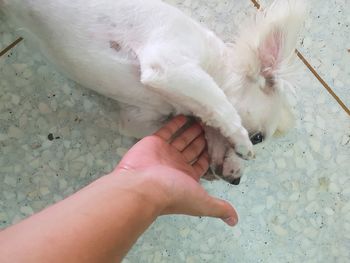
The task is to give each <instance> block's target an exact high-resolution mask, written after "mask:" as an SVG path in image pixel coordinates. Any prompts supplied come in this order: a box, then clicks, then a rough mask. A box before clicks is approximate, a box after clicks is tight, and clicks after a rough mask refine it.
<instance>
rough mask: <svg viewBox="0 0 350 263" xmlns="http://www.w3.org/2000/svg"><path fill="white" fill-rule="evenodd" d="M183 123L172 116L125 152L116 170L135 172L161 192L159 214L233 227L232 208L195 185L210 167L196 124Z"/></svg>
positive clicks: (202, 136) (185, 119)
mask: <svg viewBox="0 0 350 263" xmlns="http://www.w3.org/2000/svg"><path fill="white" fill-rule="evenodd" d="M186 123H187V118H186V117H184V116H178V117H175V118H174V119H173V120H171V121H170V122H169V123H168V124H166V125H165V126H164V127H162V128H161V129H160V130H159V131H157V132H156V133H155V134H153V135H151V136H148V137H146V138H144V139H142V140H141V141H139V142H138V143H137V144H136V145H135V146H134V147H132V148H131V149H130V150H129V151H128V152H127V153H126V155H125V156H124V157H123V159H122V160H121V162H120V163H119V165H118V166H117V168H116V171H117V172H119V171H120V170H124V171H130V172H133V174H134V173H135V172H136V174H140V176H141V175H142V176H147V177H148V178H149V180H153V182H155V184H154V187H155V189H154V190H155V191H160V192H161V193H162V195H161V197H160V198H163V200H164V208H163V209H162V212H161V214H187V215H195V216H212V217H220V218H221V219H223V220H224V221H225V222H226V223H227V224H229V225H235V224H236V223H237V214H236V212H235V210H234V209H233V207H232V206H231V205H230V204H229V203H228V202H226V201H223V200H220V199H217V198H214V197H211V196H210V195H208V193H207V192H206V191H205V190H204V189H203V188H202V186H201V185H200V184H199V183H198V181H199V179H200V178H201V176H203V175H204V174H205V173H206V171H207V170H208V167H209V157H208V153H207V151H206V141H205V138H204V134H203V130H202V127H201V126H200V125H199V124H198V123H196V122H194V123H192V124H190V125H186ZM187 126H189V127H188V128H187ZM184 127H186V129H183V128H184ZM159 188H160V189H159Z"/></svg>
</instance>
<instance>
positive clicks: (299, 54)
mask: <svg viewBox="0 0 350 263" xmlns="http://www.w3.org/2000/svg"><path fill="white" fill-rule="evenodd" d="M295 53H296V54H297V56H298V57H299V58H300V59H301V61H302V62H303V63H304V64H305V66H307V67H308V69H309V70H310V71H311V72H312V74H314V76H315V77H316V78H317V79H318V81H319V82H320V83H321V84H322V85H323V87H324V88H325V89H326V90H327V91H328V93H329V94H331V96H332V97H333V98H334V99H335V100H336V101H337V102H338V104H339V105H340V107H342V108H343V110H344V111H345V112H346V113H347V114H348V115H350V110H349V109H348V108H347V107H346V105H345V104H344V102H342V100H341V99H340V98H339V97H338V96H337V94H336V93H335V92H334V91H333V90H332V88H331V87H330V86H329V85H328V84H327V83H326V82H325V81H324V80H323V79H322V78H321V76H320V75H319V74H318V73H317V71H316V70H315V69H314V68H313V67H312V66H311V65H310V63H309V62H308V61H307V60H306V58H305V57H304V56H303V55H302V54H301V53H300V52H299V51H298V50H297V49H296V50H295Z"/></svg>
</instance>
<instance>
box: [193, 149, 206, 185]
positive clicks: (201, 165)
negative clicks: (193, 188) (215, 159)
mask: <svg viewBox="0 0 350 263" xmlns="http://www.w3.org/2000/svg"><path fill="white" fill-rule="evenodd" d="M192 167H193V170H194V177H195V179H196V180H197V181H199V179H200V178H201V177H202V176H203V175H204V174H205V173H206V172H207V171H208V169H209V155H208V153H207V152H206V151H205V152H203V153H202V154H201V156H200V157H199V158H198V160H197V161H196V162H195V163H194V164H193V165H192Z"/></svg>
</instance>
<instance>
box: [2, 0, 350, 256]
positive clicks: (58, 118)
mask: <svg viewBox="0 0 350 263" xmlns="http://www.w3.org/2000/svg"><path fill="white" fill-rule="evenodd" d="M166 2H169V3H171V4H174V5H176V6H178V7H179V8H180V9H181V10H184V11H185V12H186V13H188V14H189V15H191V16H192V17H195V18H196V19H197V20H199V21H200V22H201V23H203V24H205V25H207V26H208V27H209V28H211V29H212V30H214V31H215V32H216V33H217V34H218V35H219V36H220V37H222V38H223V39H224V40H230V39H232V37H231V36H232V35H233V33H234V32H235V31H236V29H237V25H238V24H239V23H240V22H241V21H242V20H243V19H245V17H247V16H251V15H253V14H254V12H256V10H255V8H254V7H253V5H252V3H251V2H250V1H249V0H232V1H220V0H205V1H204V0H202V1H199V0H185V1H179V0H167V1H166ZM267 2H271V1H267ZM308 2H309V6H310V12H309V16H308V18H307V20H306V23H305V29H304V31H303V33H302V37H301V39H300V43H299V46H298V49H299V50H300V51H301V52H302V53H303V54H304V55H305V56H306V57H307V58H308V60H309V61H310V62H311V64H312V65H314V66H315V68H316V70H317V71H318V72H319V73H320V74H321V75H322V76H323V77H324V78H325V80H326V81H327V82H328V83H329V84H330V86H332V88H333V89H334V91H335V92H336V93H337V94H338V96H339V97H340V98H341V99H342V100H343V101H344V103H345V104H346V105H347V106H348V107H349V106H350V53H349V49H350V44H349V40H350V39H349V36H350V28H349V25H350V1H347V0H332V1H325V0H323V1H316V0H310V1H308ZM261 4H262V5H263V6H266V1H262V2H261ZM17 37H18V35H17V33H16V31H15V30H14V29H13V28H12V26H11V25H9V24H8V23H7V21H6V20H5V18H4V16H3V14H0V50H2V49H3V48H5V47H6V46H7V45H8V44H9V43H11V42H12V41H14V40H15V39H16V38H17ZM299 68H300V74H299V77H298V78H299V79H298V83H299V85H298V87H297V94H296V97H295V98H294V99H293V105H294V108H295V112H296V116H297V118H296V119H297V121H296V126H295V128H294V129H293V130H292V131H291V132H290V133H288V135H287V136H285V137H281V138H275V139H273V140H270V141H269V142H268V143H265V144H263V145H260V146H257V149H256V152H257V154H258V155H257V158H256V160H254V161H250V162H248V163H246V169H245V175H244V177H243V179H242V181H241V184H240V185H239V186H231V185H229V184H227V183H225V182H223V181H215V182H203V185H204V186H205V188H206V189H207V190H208V191H209V192H210V193H211V194H213V195H216V196H218V197H220V198H224V199H227V200H229V201H230V202H232V203H233V204H234V205H235V207H236V208H237V210H238V212H239V215H240V223H239V225H238V226H237V227H235V228H228V227H227V226H226V225H224V224H223V223H222V222H221V221H219V220H216V219H210V218H190V217H185V216H167V217H161V218H159V219H158V220H157V222H156V223H154V224H153V225H152V227H151V228H150V229H149V230H148V231H147V232H146V233H145V234H144V235H143V236H142V237H141V238H140V239H139V240H138V242H137V244H136V245H135V246H134V247H133V249H132V250H131V251H130V253H129V254H128V256H127V257H126V259H125V260H124V262H125V263H126V262H132V263H133V262H152V263H155V262H186V263H196V262H220V263H222V262H230V263H231V262H242V263H246V262H248V263H250V262H252V263H253V262H350V118H349V115H347V114H346V113H345V111H344V110H342V109H341V107H340V106H339V105H338V104H337V103H336V102H335V100H334V99H333V98H332V97H331V96H330V95H329V94H328V93H327V92H326V91H325V89H324V88H323V87H322V85H321V84H320V83H319V82H318V81H317V80H316V79H315V78H314V76H313V75H312V74H311V73H310V72H309V71H308V70H307V69H306V67H305V66H304V65H303V64H302V63H299ZM132 143H133V139H131V138H128V137H122V136H120V135H119V134H118V105H117V104H116V103H115V102H114V101H112V100H109V99H106V98H104V97H101V96H99V95H97V94H95V93H94V92H91V91H88V90H86V89H84V88H82V87H79V86H78V85H77V84H75V83H73V82H72V81H69V80H67V79H66V78H65V77H64V76H63V75H61V74H60V73H59V72H58V71H56V69H55V68H54V67H53V66H52V65H51V64H50V63H48V62H46V60H45V59H44V58H43V57H42V56H41V55H40V54H39V53H38V52H36V51H35V49H33V48H32V47H30V46H29V45H28V43H27V42H26V41H23V42H21V43H20V44H19V45H17V46H16V47H15V48H14V49H12V50H11V51H10V52H8V53H7V54H6V55H5V56H3V57H1V58H0V227H1V228H4V227H6V226H9V225H11V224H14V223H16V222H18V221H20V220H21V219H23V218H25V217H28V216H29V215H31V214H33V213H35V212H37V211H39V210H41V209H42V208H44V207H46V206H48V205H49V204H52V203H54V202H57V201H59V200H61V199H62V198H64V197H65V196H67V195H69V194H71V193H73V192H74V191H76V190H77V189H80V188H81V187H83V186H84V185H86V184H88V183H89V182H91V181H93V180H94V179H96V178H98V177H99V176H101V175H103V174H105V173H108V172H109V171H111V169H112V168H113V167H114V166H115V164H116V163H117V162H118V161H119V160H120V157H121V156H122V155H123V154H124V153H125V151H126V150H127V148H128V147H130V146H131V145H132Z"/></svg>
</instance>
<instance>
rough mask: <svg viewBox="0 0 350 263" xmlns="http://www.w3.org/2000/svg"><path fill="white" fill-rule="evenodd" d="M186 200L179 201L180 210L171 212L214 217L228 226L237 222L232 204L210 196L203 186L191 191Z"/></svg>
mask: <svg viewBox="0 0 350 263" xmlns="http://www.w3.org/2000/svg"><path fill="white" fill-rule="evenodd" d="M186 200H187V202H186V203H181V209H180V210H178V211H177V210H175V211H171V213H180V214H182V213H184V214H187V215H192V216H209V217H216V218H220V219H221V220H223V221H224V222H225V223H226V224H228V225H229V226H234V225H236V224H237V223H238V215H237V212H236V210H235V209H234V208H233V206H232V205H231V204H230V203H229V202H227V201H225V200H222V199H219V198H215V197H212V196H210V195H209V194H208V193H207V192H206V191H205V190H204V189H203V188H200V189H197V190H196V191H193V192H191V193H190V195H189V196H188V197H187V199H186Z"/></svg>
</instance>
